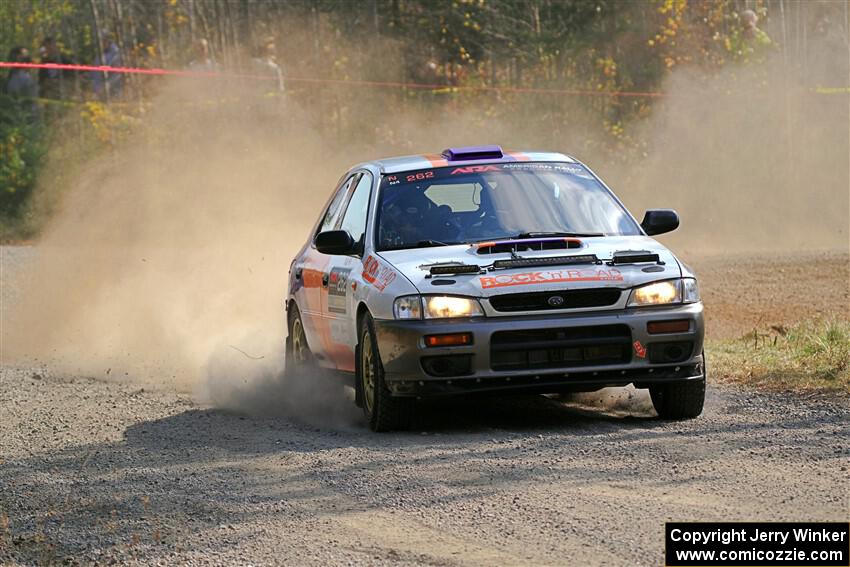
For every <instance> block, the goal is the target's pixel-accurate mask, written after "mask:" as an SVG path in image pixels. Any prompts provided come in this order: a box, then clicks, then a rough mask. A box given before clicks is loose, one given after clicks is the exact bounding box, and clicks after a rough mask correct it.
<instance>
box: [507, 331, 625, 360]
mask: <svg viewBox="0 0 850 567" xmlns="http://www.w3.org/2000/svg"><path fill="white" fill-rule="evenodd" d="M631 342H632V335H631V331H630V330H629V327H628V326H627V325H604V326H596V327H572V328H561V329H529V330H523V331H498V332H496V333H493V336H492V337H491V338H490V368H492V369H493V370H535V369H547V368H565V367H580V366H601V365H605V364H619V363H627V362H629V361H630V360H631V346H632V345H631Z"/></svg>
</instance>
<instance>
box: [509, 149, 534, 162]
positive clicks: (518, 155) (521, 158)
mask: <svg viewBox="0 0 850 567" xmlns="http://www.w3.org/2000/svg"><path fill="white" fill-rule="evenodd" d="M504 153H505V155H509V156H511V157H512V158H514V159H515V160H517V161H531V158H530V157H528V156H527V155H525V154H524V153H522V152H514V151H510V150H505V152H504Z"/></svg>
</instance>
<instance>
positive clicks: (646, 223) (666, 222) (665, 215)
mask: <svg viewBox="0 0 850 567" xmlns="http://www.w3.org/2000/svg"><path fill="white" fill-rule="evenodd" d="M640 226H641V228H642V229H643V230H644V232H646V234H648V235H649V236H654V235H656V234H664V233H665V232H671V231H674V230H676V229H677V228H679V214H678V213H677V212H676V211H674V210H673V209H648V210H647V211H646V212H645V213H644V214H643V220H642V221H641V223H640Z"/></svg>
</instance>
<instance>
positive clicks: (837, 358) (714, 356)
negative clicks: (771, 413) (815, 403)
mask: <svg viewBox="0 0 850 567" xmlns="http://www.w3.org/2000/svg"><path fill="white" fill-rule="evenodd" d="M707 351H708V356H709V358H708V363H709V368H710V369H713V372H712V373H711V374H712V376H713V377H714V378H716V379H720V380H725V381H732V382H741V383H747V384H751V385H755V386H758V387H762V388H766V389H771V390H789V389H790V390H828V391H844V392H850V321H847V320H845V319H823V320H812V321H804V322H802V323H799V324H797V325H794V326H792V327H790V328H787V329H786V328H784V327H781V326H780V327H774V328H773V330H772V332H771V333H758V332H757V331H753V332H751V333H747V334H746V335H744V336H743V337H741V338H739V339H734V340H726V341H717V342H711V343H709V345H708V347H707Z"/></svg>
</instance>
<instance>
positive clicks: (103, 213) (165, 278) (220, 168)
mask: <svg viewBox="0 0 850 567" xmlns="http://www.w3.org/2000/svg"><path fill="white" fill-rule="evenodd" d="M772 69H773V68H770V69H768V70H767V71H766V72H768V73H770V74H771V75H770V76H769V77H768V81H769V82H770V84H771V85H776V84H782V85H786V84H787V86H788V89H786V90H782V89H779V90H778V91H777V92H776V93H774V92H773V91H770V92H765V90H764V89H761V88H755V87H753V88H752V89H751V90H747V87H746V86H744V87H742V86H741V85H742V82H741V79H740V73H739V74H738V75H735V72H737V70H736V69H730V70H729V72H728V73H726V74H721V75H720V76H718V77H715V78H713V79H711V80H710V81H706V80H704V79H697V78H696V77H695V76H694V75H692V74H690V73H688V71H687V70H685V71H681V72H676V73H674V74H673V75H672V76H671V78H670V80H669V81H668V82H667V84H666V85H665V88H666V89H667V92H668V93H669V96H667V97H665V98H663V99H661V100H660V101H657V102H656V103H655V104H656V106H655V107H654V108H653V114H652V116H651V117H650V118H649V119H648V120H647V121H646V123H644V124H642V125H638V126H636V130H635V132H636V134H635V135H636V136H639V137H640V138H641V139H642V140H643V143H645V145H646V148H647V157H646V158H645V159H643V160H640V161H639V162H638V163H633V164H632V165H631V166H630V167H627V168H623V167H620V166H619V165H617V163H618V160H611V159H608V158H609V157H610V156H609V155H606V154H603V153H598V154H594V153H587V154H582V153H581V151H575V150H573V149H572V148H587V147H592V146H588V145H586V144H585V142H586V140H585V137H586V136H585V133H586V132H588V131H589V130H590V129H592V128H593V126H592V124H593V122H592V121H591V120H590V118H589V117H590V116H592V113H591V112H589V111H588V110H587V109H588V108H589V105H588V103H587V102H586V101H585V100H584V99H579V98H576V99H575V108H574V109H572V108H569V109H567V107H565V106H563V105H562V106H561V107H560V108H561V109H562V110H563V111H564V112H565V113H566V114H565V116H567V117H568V119H569V121H570V124H569V126H570V127H569V128H566V127H563V125H561V127H559V128H557V131H558V132H559V134H558V136H557V139H554V138H553V135H552V132H553V128H550V127H548V126H547V124H546V123H547V121H549V119H548V118H546V117H545V116H544V115H543V114H541V113H539V112H537V111H536V110H535V111H533V109H532V107H533V108H539V105H540V101H538V100H537V99H532V98H528V99H527V98H523V97H517V98H516V99H515V100H514V101H513V102H512V104H515V105H519V110H521V111H522V112H521V113H505V114H503V115H502V116H503V117H502V118H498V117H497V118H493V117H492V116H488V115H487V108H486V107H484V106H480V105H479V106H476V105H467V106H463V103H462V102H458V104H457V105H456V106H452V107H451V108H447V107H446V106H445V105H435V104H430V105H426V104H421V105H419V106H415V105H414V104H411V103H410V102H405V103H404V104H399V105H398V106H397V107H396V106H394V105H387V104H385V102H386V99H384V98H380V97H378V96H374V97H372V96H367V93H365V91H364V93H360V94H356V95H354V94H353V95H352V96H351V97H350V99H349V101H348V102H349V104H350V105H352V106H351V107H350V108H348V112H349V113H350V114H351V115H357V116H372V117H374V121H375V124H374V128H368V129H363V130H358V131H356V132H348V133H345V134H344V135H342V134H341V133H340V132H339V131H334V132H331V133H325V134H322V133H319V132H317V131H316V130H315V129H314V128H313V127H312V124H313V123H314V121H313V120H314V117H315V116H316V114H317V113H320V112H324V111H326V110H327V101H325V106H324V107H323V106H321V105H320V104H318V103H317V104H312V103H310V102H302V103H300V104H296V103H295V102H294V101H293V100H288V99H287V98H286V97H282V98H281V97H272V98H268V97H256V93H251V92H248V91H249V90H250V88H251V87H250V85H238V86H237V85H221V86H215V88H213V87H211V86H210V85H209V83H208V82H205V81H200V80H199V81H187V80H184V81H173V82H170V83H166V84H165V85H164V86H163V87H162V89H161V91H160V93H159V94H158V95H157V96H156V97H155V98H154V99H152V106H151V110H150V111H149V112H148V113H147V115H146V116H145V117H144V123H143V124H140V125H138V126H137V127H136V129H135V132H134V133H133V135H132V138H131V139H130V140H127V141H123V142H120V143H119V144H117V146H116V148H117V149H115V150H113V151H110V152H108V153H106V155H103V156H101V157H100V158H99V159H97V160H95V161H94V162H93V163H91V164H90V165H88V166H87V167H86V170H85V173H84V174H83V175H82V176H80V177H79V178H77V179H68V180H67V181H68V183H69V185H70V186H69V187H68V190H67V191H64V192H63V193H64V199H63V202H62V207H61V210H60V211H59V213H58V214H57V215H56V216H55V218H54V219H53V221H52V223H51V224H50V226H49V228H48V230H47V231H46V233H45V234H44V236H43V237H42V238H41V240H40V241H39V243H38V246H37V247H36V255H37V257H36V260H35V261H34V262H33V264H32V266H31V267H30V268H29V269H28V270H26V272H25V273H24V274H22V275H21V279H20V280H18V281H17V282H16V284H15V285H16V286H17V287H19V288H20V289H21V290H23V293H22V294H20V295H19V298H18V299H16V301H15V303H14V305H11V306H8V307H7V308H6V309H4V310H3V325H2V329H3V331H2V332H3V336H2V337H0V338H2V349H3V353H2V358H3V363H4V364H10V363H17V361H20V360H32V359H37V360H38V361H39V362H41V363H44V364H46V365H49V366H50V367H51V368H52V369H53V370H54V371H56V372H60V373H67V374H72V375H88V376H94V377H102V378H117V379H128V380H134V381H141V382H146V383H159V384H166V385H168V386H169V387H175V386H176V387H178V388H181V389H183V390H189V391H195V392H198V393H200V394H202V395H203V396H204V397H205V398H207V399H209V400H211V401H212V402H213V403H214V404H216V405H218V406H221V407H227V408H231V409H235V410H240V411H260V412H263V413H267V412H272V411H278V409H276V408H275V406H274V404H272V405H269V404H267V400H269V399H272V400H274V399H280V398H279V396H282V395H283V394H282V392H283V390H281V387H285V385H283V386H281V383H280V379H279V375H280V368H281V365H282V351H283V340H284V336H285V322H284V310H283V304H282V300H283V298H284V296H285V294H286V280H287V271H288V267H289V263H290V261H291V259H292V257H293V256H294V254H295V253H296V252H297V250H298V249H299V248H300V246H301V244H302V243H303V241H304V240H305V238H306V236H307V233H308V231H309V229H310V227H311V226H312V224H313V221H314V220H315V218H316V217H317V216H318V214H319V211H320V208H321V206H322V204H323V203H324V202H325V201H326V200H327V198H328V197H329V195H330V191H331V190H332V188H333V186H334V183H335V182H336V180H337V177H338V176H339V175H340V174H341V173H342V172H343V171H344V170H345V169H346V168H347V167H349V166H350V165H351V164H353V163H356V162H358V161H361V160H363V159H369V158H372V157H375V156H379V155H393V154H404V153H420V152H433V151H434V150H439V149H440V148H443V147H447V146H452V145H465V144H475V143H483V142H492V143H499V144H502V145H504V146H507V147H516V148H539V149H552V150H560V151H566V152H574V153H576V154H578V156H579V157H580V158H583V159H584V160H585V161H587V162H588V163H589V164H590V165H591V166H592V167H594V169H595V170H597V171H598V172H599V173H600V174H601V175H602V176H603V177H604V178H606V179H607V180H609V181H610V182H611V185H612V186H613V188H614V189H615V190H616V191H617V192H618V194H619V195H621V196H622V197H623V198H624V199H625V200H626V202H627V204H628V205H630V206H631V208H632V210H633V212H634V213H636V214H638V215H639V214H640V213H641V211H642V209H644V208H651V207H663V206H671V207H675V208H678V209H679V210H680V213H681V216H682V219H683V227H682V229H680V230H679V231H677V232H676V233H673V234H672V235H670V236H669V237H666V238H669V242H670V244H671V245H673V246H674V248H676V249H677V250H679V249H684V250H686V251H688V252H689V253H700V252H711V251H714V250H735V251H737V252H746V251H748V250H753V249H761V250H780V249H781V250H789V249H797V250H799V249H802V248H811V247H823V248H843V249H844V250H846V246H847V212H848V191H847V189H848V179H847V176H848V165H847V163H848V159H850V158H848V155H849V154H850V152H848V141H847V137H848V127H847V124H848V120H847V101H846V96H847V95H843V96H844V97H845V98H844V99H842V100H841V101H840V102H843V105H842V104H838V103H836V102H835V101H836V100H838V99H837V98H836V99H830V98H828V97H825V96H824V97H822V98H818V99H813V98H811V97H813V96H819V95H813V94H811V91H810V89H807V88H803V85H801V84H800V83H799V81H797V79H795V78H794V76H793V74H790V75H789V77H788V78H787V79H782V80H779V79H776V77H773V74H774V73H779V71H773V70H772ZM781 70H782V68H780V71H781ZM789 73H790V71H789ZM783 88H784V87H783ZM735 89H738V90H737V91H735ZM727 91H729V92H731V91H735V92H738V93H741V92H743V93H745V94H744V95H740V94H739V95H735V96H732V95H729V96H726V95H725V94H724V93H726V92H727ZM211 93H215V94H214V96H215V97H217V99H216V100H214V101H212V103H211V102H210V100H209V99H210V97H211V96H213V95H212V94H211ZM707 93H719V94H713V95H712V96H706V94H707ZM746 93H751V94H746ZM252 97H253V98H252ZM316 98H317V99H319V98H320V97H318V96H317V97H316ZM246 100H247V101H248V102H246ZM544 100H545V99H544ZM523 105H525V106H523ZM394 108H397V109H395V110H394ZM507 114H511V116H510V117H508V116H506V115H507ZM536 115H538V118H539V119H537V120H536V121H535V119H534V117H535V116H536ZM517 116H521V117H522V119H521V120H520V119H517ZM565 120H566V119H565ZM413 125H415V126H416V127H412V126H413ZM804 125H805V128H804ZM789 132H790V133H793V134H794V138H793V139H789V138H788V133H789ZM600 152H601V151H600ZM619 163H622V162H621V161H619ZM5 277H6V276H5V275H4V278H5ZM6 283H7V282H6V281H5V280H4V285H6ZM291 390H292V391H290V392H289V394H288V395H289V396H290V398H289V403H292V402H297V401H298V400H300V399H306V398H305V397H304V396H301V397H299V395H298V394H295V393H293V392H296V391H297V388H292V389H291ZM338 397H339V399H338V400H337V399H336V398H334V399H330V400H329V399H325V398H321V397H320V398H319V399H318V400H316V401H315V403H313V402H311V403H305V404H302V405H303V406H304V407H308V408H313V409H310V410H309V411H307V416H308V417H311V416H313V415H321V414H323V413H324V414H326V413H327V412H326V411H325V410H326V409H327V405H323V404H327V403H332V404H336V403H342V402H343V401H345V400H344V399H343V398H344V396H342V395H341V394H340V396H338ZM295 406H299V404H297V403H295V404H294V406H290V407H295ZM333 407H336V406H333ZM346 407H350V406H346ZM279 411H291V410H290V409H288V408H287V407H282V408H280V410H279Z"/></svg>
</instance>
